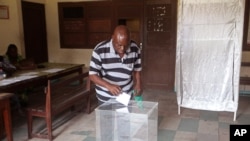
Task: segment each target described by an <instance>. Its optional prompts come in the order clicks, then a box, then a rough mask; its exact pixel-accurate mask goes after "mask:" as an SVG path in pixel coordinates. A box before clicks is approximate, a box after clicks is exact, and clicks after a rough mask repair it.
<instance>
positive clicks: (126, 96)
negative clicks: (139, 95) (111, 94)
mask: <svg viewBox="0 0 250 141" xmlns="http://www.w3.org/2000/svg"><path fill="white" fill-rule="evenodd" d="M130 97H131V96H130V95H129V94H127V93H125V92H123V93H121V94H119V95H118V96H117V97H116V101H118V102H120V103H122V104H123V105H125V106H128V103H129V100H130Z"/></svg>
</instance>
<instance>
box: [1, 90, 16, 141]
mask: <svg viewBox="0 0 250 141" xmlns="http://www.w3.org/2000/svg"><path fill="white" fill-rule="evenodd" d="M10 96H11V94H8V93H5V94H1V95H0V110H1V113H0V114H1V115H3V121H4V126H5V132H6V136H7V140H8V141H13V136H12V123H11V114H10V99H9V98H10Z"/></svg>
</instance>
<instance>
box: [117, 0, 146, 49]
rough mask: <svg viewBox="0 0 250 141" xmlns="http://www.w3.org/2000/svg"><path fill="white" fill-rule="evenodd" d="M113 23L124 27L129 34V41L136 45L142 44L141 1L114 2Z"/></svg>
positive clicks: (118, 0)
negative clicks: (128, 30) (127, 29)
mask: <svg viewBox="0 0 250 141" xmlns="http://www.w3.org/2000/svg"><path fill="white" fill-rule="evenodd" d="M114 7H115V9H114V13H115V18H114V23H115V26H116V25H126V26H127V27H128V28H129V29H130V32H131V39H132V40H134V41H136V43H137V44H138V45H142V42H143V0H133V1H132V2H131V1H127V0H115V1H114Z"/></svg>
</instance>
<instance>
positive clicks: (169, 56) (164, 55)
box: [142, 0, 177, 91]
mask: <svg viewBox="0 0 250 141" xmlns="http://www.w3.org/2000/svg"><path fill="white" fill-rule="evenodd" d="M144 10H145V11H144V13H145V14H144V20H145V22H144V33H145V34H144V41H145V44H144V46H143V50H142V51H143V86H144V89H161V90H167V91H173V90H174V80H175V71H174V70H175V54H176V49H175V48H176V47H175V45H176V24H177V23H176V15H177V12H176V11H177V2H176V1H175V0H163V1H162V0H147V1H146V2H145V4H144Z"/></svg>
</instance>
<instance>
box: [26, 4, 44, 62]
mask: <svg viewBox="0 0 250 141" xmlns="http://www.w3.org/2000/svg"><path fill="white" fill-rule="evenodd" d="M22 15H23V29H24V44H25V57H26V58H33V59H34V60H35V62H36V63H42V62H48V48H47V36H46V23H45V8H44V4H38V3H31V2H25V1H22Z"/></svg>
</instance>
